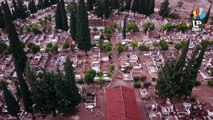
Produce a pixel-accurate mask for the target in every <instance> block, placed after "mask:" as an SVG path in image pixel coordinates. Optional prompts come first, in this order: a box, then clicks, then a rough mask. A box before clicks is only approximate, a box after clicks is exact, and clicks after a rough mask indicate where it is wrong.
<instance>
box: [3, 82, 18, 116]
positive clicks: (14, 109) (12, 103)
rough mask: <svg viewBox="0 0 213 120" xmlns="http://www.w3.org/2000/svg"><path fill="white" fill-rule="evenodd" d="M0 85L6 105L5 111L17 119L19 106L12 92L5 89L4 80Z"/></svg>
mask: <svg viewBox="0 0 213 120" xmlns="http://www.w3.org/2000/svg"><path fill="white" fill-rule="evenodd" d="M1 87H2V90H3V95H4V99H5V102H6V106H7V111H8V113H9V114H10V115H11V116H15V117H16V118H17V120H19V117H18V113H19V112H20V107H19V104H18V102H17V101H16V99H15V98H14V96H13V95H12V93H11V92H10V91H9V90H8V89H7V85H6V83H5V82H3V81H1Z"/></svg>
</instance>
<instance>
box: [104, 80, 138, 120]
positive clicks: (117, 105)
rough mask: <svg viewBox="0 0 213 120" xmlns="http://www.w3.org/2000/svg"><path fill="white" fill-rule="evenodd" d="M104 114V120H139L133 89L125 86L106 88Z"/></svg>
mask: <svg viewBox="0 0 213 120" xmlns="http://www.w3.org/2000/svg"><path fill="white" fill-rule="evenodd" d="M124 84H125V83H124ZM106 112H107V115H106V120H141V116H140V114H139V109H138V106H137V102H136V96H135V91H134V89H132V88H128V87H125V86H114V87H112V88H108V89H107V91H106Z"/></svg>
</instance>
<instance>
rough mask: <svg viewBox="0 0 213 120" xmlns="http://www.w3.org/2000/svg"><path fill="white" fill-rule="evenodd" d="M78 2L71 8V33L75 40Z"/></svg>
mask: <svg viewBox="0 0 213 120" xmlns="http://www.w3.org/2000/svg"><path fill="white" fill-rule="evenodd" d="M76 22H77V18H76V4H75V3H74V4H73V8H72V9H71V14H70V34H71V37H72V39H73V40H75V39H76V38H75V37H76V32H77V27H76Z"/></svg>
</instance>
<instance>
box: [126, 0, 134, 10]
mask: <svg viewBox="0 0 213 120" xmlns="http://www.w3.org/2000/svg"><path fill="white" fill-rule="evenodd" d="M131 3H132V0H125V6H124V9H125V10H126V11H129V10H130V8H131Z"/></svg>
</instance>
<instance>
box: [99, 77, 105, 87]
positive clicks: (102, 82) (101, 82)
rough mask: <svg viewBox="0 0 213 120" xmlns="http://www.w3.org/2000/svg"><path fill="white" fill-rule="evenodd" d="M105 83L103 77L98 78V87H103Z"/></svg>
mask: <svg viewBox="0 0 213 120" xmlns="http://www.w3.org/2000/svg"><path fill="white" fill-rule="evenodd" d="M105 83H106V80H105V79H104V78H103V77H100V78H99V84H100V87H101V88H102V87H103V85H104V84H105Z"/></svg>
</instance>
